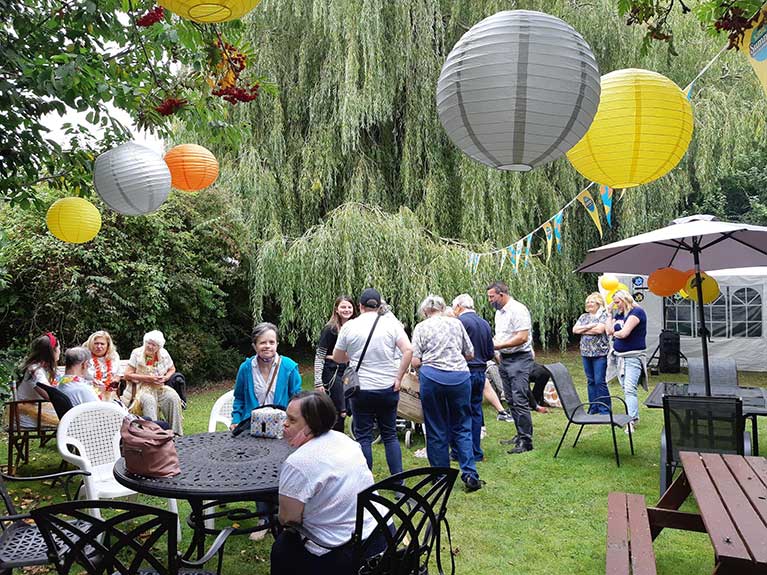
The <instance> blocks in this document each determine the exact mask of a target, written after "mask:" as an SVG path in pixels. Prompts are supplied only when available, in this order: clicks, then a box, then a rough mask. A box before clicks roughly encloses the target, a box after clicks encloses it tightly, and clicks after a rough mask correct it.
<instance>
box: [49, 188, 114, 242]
mask: <svg viewBox="0 0 767 575" xmlns="http://www.w3.org/2000/svg"><path fill="white" fill-rule="evenodd" d="M45 224H46V225H47V226H48V230H49V231H50V232H51V233H52V234H53V235H54V236H56V237H57V238H58V239H60V240H61V241H63V242H69V243H71V244H82V243H85V242H89V241H91V240H92V239H93V238H95V237H96V234H98V233H99V230H100V229H101V214H100V213H99V211H98V209H97V208H96V206H94V205H93V204H92V203H90V202H89V201H88V200H85V199H83V198H61V199H60V200H56V201H55V202H53V204H51V207H50V208H48V213H47V214H46V215H45Z"/></svg>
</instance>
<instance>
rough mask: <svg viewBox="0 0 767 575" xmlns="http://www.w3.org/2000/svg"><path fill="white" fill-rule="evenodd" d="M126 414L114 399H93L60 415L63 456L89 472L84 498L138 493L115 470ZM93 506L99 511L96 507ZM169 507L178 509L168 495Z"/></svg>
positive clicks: (60, 450)
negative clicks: (118, 476) (126, 485)
mask: <svg viewBox="0 0 767 575" xmlns="http://www.w3.org/2000/svg"><path fill="white" fill-rule="evenodd" d="M126 415H128V411H127V410H126V409H125V408H124V407H121V406H119V405H117V404H115V403H106V402H102V401H90V402H87V403H81V404H80V405H76V406H75V407H73V408H72V409H70V410H69V411H68V412H67V413H66V414H65V415H64V417H62V418H61V422H60V423H59V430H58V433H57V435H56V443H57V445H58V448H59V453H60V454H61V457H62V458H63V459H64V460H65V461H67V462H69V463H71V464H72V465H74V466H75V467H79V468H80V469H82V470H83V471H88V472H89V473H90V475H87V476H86V477H85V479H84V480H83V488H84V489H81V493H80V498H81V499H82V498H84V499H92V500H96V499H114V498H117V497H129V496H135V495H136V492H135V491H133V490H132V489H128V488H127V487H123V486H122V485H120V484H119V483H117V480H116V479H115V478H114V474H113V473H112V469H113V468H114V464H115V461H117V460H118V459H119V458H120V457H121V455H120V427H121V426H122V422H123V419H124V418H125V416H126ZM73 450H76V452H73ZM83 491H84V492H83ZM94 509H95V510H96V512H98V508H97V507H94ZM168 509H170V510H171V511H172V512H173V513H177V506H176V500H175V499H168Z"/></svg>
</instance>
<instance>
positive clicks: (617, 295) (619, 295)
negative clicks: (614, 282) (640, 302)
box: [613, 289, 637, 309]
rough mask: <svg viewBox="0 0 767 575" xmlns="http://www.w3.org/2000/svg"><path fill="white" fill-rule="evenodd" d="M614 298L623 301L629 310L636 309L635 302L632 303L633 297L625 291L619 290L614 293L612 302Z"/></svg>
mask: <svg viewBox="0 0 767 575" xmlns="http://www.w3.org/2000/svg"><path fill="white" fill-rule="evenodd" d="M616 298H618V299H620V300H623V301H624V302H625V303H626V305H627V306H628V308H629V309H634V308H635V307H637V302H635V301H634V297H633V296H632V295H631V294H630V293H629V292H627V291H626V290H623V289H619V290H618V291H616V292H615V293H614V294H613V301H615V299H616Z"/></svg>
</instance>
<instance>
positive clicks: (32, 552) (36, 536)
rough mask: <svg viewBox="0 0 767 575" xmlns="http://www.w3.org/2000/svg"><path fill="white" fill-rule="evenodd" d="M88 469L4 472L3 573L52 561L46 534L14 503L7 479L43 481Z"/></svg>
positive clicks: (0, 487) (0, 549)
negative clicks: (30, 473) (20, 473)
mask: <svg viewBox="0 0 767 575" xmlns="http://www.w3.org/2000/svg"><path fill="white" fill-rule="evenodd" d="M87 474H88V472H86V471H80V470H79V469H78V470H77V471H66V472H63V473H53V474H51V475H40V476H37V477H11V476H8V475H5V474H3V475H2V476H0V477H2V478H1V479H0V499H2V500H3V503H4V504H5V515H0V528H1V529H2V532H0V573H2V574H5V573H8V574H10V573H11V571H12V570H13V569H17V568H20V567H30V566H32V565H45V564H47V563H48V562H49V561H48V553H47V552H46V548H45V542H44V541H43V536H42V534H41V533H40V530H39V529H38V528H37V526H36V525H34V524H30V523H27V522H26V521H25V520H28V519H30V517H31V515H29V514H28V513H19V512H18V510H17V509H16V506H15V505H14V504H13V498H12V497H11V496H10V494H9V493H8V490H7V489H6V487H5V481H3V480H4V479H7V480H9V481H10V480H13V481H40V480H46V479H57V478H61V477H73V476H75V475H87Z"/></svg>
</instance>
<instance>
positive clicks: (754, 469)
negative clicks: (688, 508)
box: [647, 451, 767, 575]
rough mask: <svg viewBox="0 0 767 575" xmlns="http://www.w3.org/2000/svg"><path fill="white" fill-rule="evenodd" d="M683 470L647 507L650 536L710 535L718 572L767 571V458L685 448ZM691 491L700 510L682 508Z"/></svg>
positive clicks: (682, 458) (726, 574)
mask: <svg viewBox="0 0 767 575" xmlns="http://www.w3.org/2000/svg"><path fill="white" fill-rule="evenodd" d="M680 459H681V461H682V468H683V470H682V473H681V474H680V475H679V477H677V478H676V480H675V481H674V482H673V483H672V484H671V487H669V489H668V490H667V491H666V493H664V494H663V496H662V497H661V499H660V501H659V502H658V503H657V504H656V506H655V507H650V508H648V509H647V515H648V518H649V522H650V530H651V533H652V538H653V539H655V538H656V537H657V536H658V535H659V534H660V533H661V531H662V530H663V529H664V528H671V529H683V530H688V531H698V532H704V533H708V536H709V538H710V539H711V543H712V545H713V547H714V556H715V566H714V570H713V573H716V575H729V574H738V575H747V574H752V573H753V574H756V573H765V572H767V459H765V458H763V457H750V456H743V455H723V454H719V453H696V452H689V451H682V452H681V453H680ZM690 494H692V495H694V496H695V500H696V502H697V504H698V509H699V510H700V513H687V512H681V511H679V508H680V507H681V505H682V504H683V503H684V502H685V500H686V499H687V498H688V497H689V495H690Z"/></svg>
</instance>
